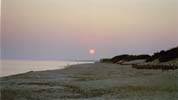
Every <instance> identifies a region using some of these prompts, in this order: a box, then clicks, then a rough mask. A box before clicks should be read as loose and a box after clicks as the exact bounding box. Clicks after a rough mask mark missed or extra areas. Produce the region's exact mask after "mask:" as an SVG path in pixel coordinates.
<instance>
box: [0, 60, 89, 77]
mask: <svg viewBox="0 0 178 100" xmlns="http://www.w3.org/2000/svg"><path fill="white" fill-rule="evenodd" d="M82 63H91V62H71V61H22V60H1V65H0V68H1V69H0V71H1V72H0V77H2V76H8V75H15V74H19V73H25V72H28V71H43V70H53V69H63V68H65V67H66V66H68V65H74V64H82Z"/></svg>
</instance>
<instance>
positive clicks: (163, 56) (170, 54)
mask: <svg viewBox="0 0 178 100" xmlns="http://www.w3.org/2000/svg"><path fill="white" fill-rule="evenodd" d="M176 58H178V47H175V48H172V49H169V50H166V51H164V50H162V51H160V52H156V53H154V54H153V55H152V56H150V55H147V54H143V55H128V54H124V55H118V56H115V57H113V58H105V59H101V60H100V62H107V63H118V62H120V61H132V60H139V59H146V62H150V61H153V60H156V59H158V60H159V61H160V62H167V61H170V60H173V59H176Z"/></svg>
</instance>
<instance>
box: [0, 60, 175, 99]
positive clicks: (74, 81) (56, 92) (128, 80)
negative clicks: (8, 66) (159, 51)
mask: <svg viewBox="0 0 178 100" xmlns="http://www.w3.org/2000/svg"><path fill="white" fill-rule="evenodd" d="M1 98H2V100H29V99H31V100H176V98H178V70H173V71H165V72H162V71H161V70H147V69H141V70H138V69H134V68H132V67H131V65H119V64H106V63H94V64H79V65H71V66H69V67H67V68H65V69H62V70H50V71H34V72H28V73H24V74H18V75H13V76H8V77H3V78H1Z"/></svg>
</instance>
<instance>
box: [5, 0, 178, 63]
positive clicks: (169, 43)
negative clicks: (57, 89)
mask: <svg viewBox="0 0 178 100" xmlns="http://www.w3.org/2000/svg"><path fill="white" fill-rule="evenodd" d="M1 6H2V7H1V24H2V25H1V59H30V60H31V59H34V60H91V59H94V60H95V59H100V58H107V57H113V56H116V55H120V54H153V53H154V52H158V51H160V50H167V49H169V48H172V47H175V46H178V1H177V0H2V3H1ZM90 49H94V50H95V54H89V50H90Z"/></svg>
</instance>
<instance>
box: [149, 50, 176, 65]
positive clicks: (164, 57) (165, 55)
mask: <svg viewBox="0 0 178 100" xmlns="http://www.w3.org/2000/svg"><path fill="white" fill-rule="evenodd" d="M176 58H178V47H176V48H172V49H170V50H167V51H164V50H162V51H160V52H158V53H154V55H153V56H151V57H150V58H148V59H147V60H146V61H147V62H150V61H153V60H155V59H158V60H159V61H160V62H167V61H170V60H173V59H176Z"/></svg>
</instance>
